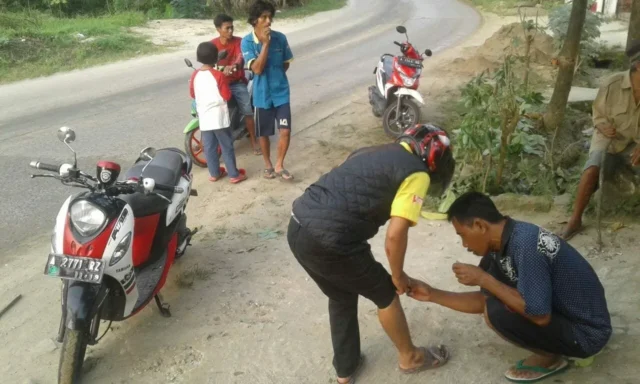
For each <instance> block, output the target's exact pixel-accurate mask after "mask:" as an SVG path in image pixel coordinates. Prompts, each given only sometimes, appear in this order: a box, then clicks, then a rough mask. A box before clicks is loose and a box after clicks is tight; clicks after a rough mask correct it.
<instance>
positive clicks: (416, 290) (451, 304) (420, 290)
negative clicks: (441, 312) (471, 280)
mask: <svg viewBox="0 0 640 384" xmlns="http://www.w3.org/2000/svg"><path fill="white" fill-rule="evenodd" d="M408 295H409V296H410V297H412V298H414V299H416V300H419V301H428V302H432V303H436V304H439V305H442V306H443V307H447V308H449V309H453V310H454V311H458V312H464V313H472V314H480V313H483V312H484V307H485V303H486V299H485V296H484V294H483V293H482V292H480V291H478V292H460V293H457V292H448V291H441V290H439V289H436V288H432V287H431V286H430V285H429V284H427V283H425V282H422V281H420V280H415V279H412V280H411V292H409V293H408Z"/></svg>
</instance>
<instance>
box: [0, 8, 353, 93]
mask: <svg viewBox="0 0 640 384" xmlns="http://www.w3.org/2000/svg"><path fill="white" fill-rule="evenodd" d="M346 2H347V1H346V0H307V1H306V2H305V3H304V5H303V6H301V7H295V8H288V9H285V10H283V11H282V12H279V13H278V15H277V17H278V18H301V17H305V16H308V15H311V14H314V13H318V12H323V11H329V10H333V9H338V8H341V7H343V6H344V5H345V4H346ZM156 13H157V12H156ZM161 16H163V15H161ZM164 16H166V15H164ZM147 20H148V17H147V16H145V14H144V13H142V12H122V13H117V14H112V15H105V16H99V17H88V16H77V17H73V18H57V17H54V16H52V15H50V14H47V13H42V12H34V11H23V12H2V13H0V84H4V83H9V82H14V81H19V80H24V79H28V78H34V77H40V76H48V75H52V74H54V73H57V72H62V71H69V70H73V69H81V68H87V67H91V66H95V65H100V64H105V63H109V62H114V61H119V60H125V59H130V58H133V57H136V56H141V55H146V54H151V53H158V52H161V51H164V50H166V49H167V47H164V46H159V45H154V44H153V43H151V42H150V41H149V40H148V38H147V37H146V36H142V35H140V34H136V33H133V32H131V31H130V30H129V28H131V27H135V26H141V25H144V24H145V23H146V22H147Z"/></svg>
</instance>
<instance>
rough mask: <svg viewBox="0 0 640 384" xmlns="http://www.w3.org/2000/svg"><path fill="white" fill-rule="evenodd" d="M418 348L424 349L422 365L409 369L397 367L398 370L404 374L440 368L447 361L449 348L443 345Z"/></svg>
mask: <svg viewBox="0 0 640 384" xmlns="http://www.w3.org/2000/svg"><path fill="white" fill-rule="evenodd" d="M420 349H421V350H422V351H424V362H423V363H422V365H421V366H419V367H415V368H410V369H404V368H402V367H398V368H400V372H402V373H405V374H411V373H419V372H422V371H426V370H429V369H434V368H440V367H442V366H443V365H445V364H446V363H447V361H449V357H450V355H449V350H447V348H446V347H445V346H444V345H438V346H436V347H429V348H425V347H420ZM434 363H436V364H434Z"/></svg>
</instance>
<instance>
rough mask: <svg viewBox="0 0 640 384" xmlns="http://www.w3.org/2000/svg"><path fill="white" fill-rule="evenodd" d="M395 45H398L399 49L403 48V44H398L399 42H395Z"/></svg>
mask: <svg viewBox="0 0 640 384" xmlns="http://www.w3.org/2000/svg"><path fill="white" fill-rule="evenodd" d="M393 44H395V45H397V46H398V47H402V44H400V43H398V42H397V41H394V42H393Z"/></svg>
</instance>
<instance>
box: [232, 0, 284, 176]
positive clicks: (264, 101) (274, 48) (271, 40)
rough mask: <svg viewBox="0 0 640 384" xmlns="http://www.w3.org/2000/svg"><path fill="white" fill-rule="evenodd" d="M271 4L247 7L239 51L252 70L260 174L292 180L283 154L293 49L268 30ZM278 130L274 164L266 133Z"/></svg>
mask: <svg viewBox="0 0 640 384" xmlns="http://www.w3.org/2000/svg"><path fill="white" fill-rule="evenodd" d="M274 14H275V8H274V7H273V5H272V4H271V3H269V2H266V1H264V0H257V1H256V2H255V3H253V5H252V6H251V8H250V9H249V24H251V25H252V26H253V32H251V33H250V34H248V35H247V36H245V37H244V38H243V39H242V45H241V46H242V55H243V56H244V60H245V63H247V68H249V69H251V70H252V71H253V73H254V74H255V77H254V79H253V105H254V107H255V122H256V136H257V137H259V138H260V147H261V149H262V155H263V157H264V162H265V170H264V177H265V178H267V179H275V178H276V177H278V176H280V177H282V178H283V179H285V180H292V179H293V176H292V175H291V173H289V171H288V170H287V169H286V168H285V167H284V158H285V156H286V154H287V150H288V149H289V141H290V138H291V106H290V103H289V101H290V88H289V80H288V79H287V74H286V72H287V69H289V63H291V61H293V53H292V52H291V48H290V47H289V43H288V42H287V37H286V36H285V35H284V34H282V33H280V32H277V31H273V30H271V23H272V21H273V16H274ZM276 125H277V127H278V130H279V134H280V139H279V140H278V157H277V159H276V165H275V167H274V166H273V163H272V162H271V151H270V141H269V137H270V136H273V135H275V130H276Z"/></svg>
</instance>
